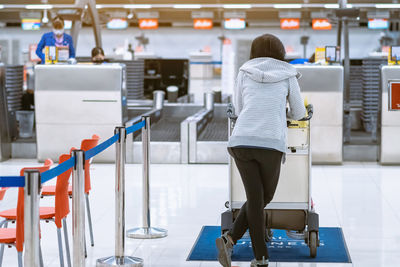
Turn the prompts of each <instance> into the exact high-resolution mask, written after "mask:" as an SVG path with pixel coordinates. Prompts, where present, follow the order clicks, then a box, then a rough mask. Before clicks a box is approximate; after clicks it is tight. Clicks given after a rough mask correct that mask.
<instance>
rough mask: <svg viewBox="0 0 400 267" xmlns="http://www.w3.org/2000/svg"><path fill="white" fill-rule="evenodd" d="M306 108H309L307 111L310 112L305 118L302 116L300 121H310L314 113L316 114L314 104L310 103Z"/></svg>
mask: <svg viewBox="0 0 400 267" xmlns="http://www.w3.org/2000/svg"><path fill="white" fill-rule="evenodd" d="M306 109H307V113H308V114H307V116H306V117H304V118H302V119H300V120H299V121H309V120H311V118H312V117H313V114H314V107H313V105H311V104H308V105H307V107H306Z"/></svg>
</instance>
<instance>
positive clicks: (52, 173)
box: [0, 121, 146, 187]
mask: <svg viewBox="0 0 400 267" xmlns="http://www.w3.org/2000/svg"><path fill="white" fill-rule="evenodd" d="M145 125H146V122H145V121H141V122H139V123H136V124H134V125H132V126H130V127H128V128H126V134H127V135H128V134H131V133H133V132H136V131H138V130H140V129H142V128H143V127H144V126H145ZM118 140H119V133H118V134H116V135H114V136H112V137H110V138H109V139H107V140H106V141H104V142H103V143H101V144H100V145H98V146H96V147H94V148H92V149H90V150H88V151H86V153H85V160H89V159H91V158H93V157H94V156H96V155H97V154H99V153H101V152H103V151H104V150H106V149H107V148H109V147H110V146H112V145H113V144H114V143H115V142H117V141H118ZM74 165H75V157H71V158H70V159H69V160H67V161H65V162H63V163H61V164H59V165H58V166H57V167H55V168H52V169H50V170H48V171H45V172H43V173H42V174H41V182H42V184H43V183H45V182H48V181H50V180H51V179H53V178H54V177H57V176H59V175H61V174H62V173H64V172H66V171H67V170H69V169H70V168H72V167H74ZM24 186H25V177H24V176H0V187H24Z"/></svg>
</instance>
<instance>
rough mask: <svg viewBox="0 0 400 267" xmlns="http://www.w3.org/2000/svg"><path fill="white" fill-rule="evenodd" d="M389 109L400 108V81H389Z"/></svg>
mask: <svg viewBox="0 0 400 267" xmlns="http://www.w3.org/2000/svg"><path fill="white" fill-rule="evenodd" d="M389 110H400V82H399V81H397V82H394V81H392V82H389Z"/></svg>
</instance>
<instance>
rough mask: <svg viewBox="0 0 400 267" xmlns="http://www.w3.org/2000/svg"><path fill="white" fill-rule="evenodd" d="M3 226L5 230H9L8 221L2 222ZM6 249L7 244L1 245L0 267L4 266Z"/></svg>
mask: <svg viewBox="0 0 400 267" xmlns="http://www.w3.org/2000/svg"><path fill="white" fill-rule="evenodd" d="M1 226H4V228H7V226H8V221H7V220H5V221H3V222H1ZM4 248H5V244H4V243H3V244H1V247H0V267H1V266H2V264H3V255H4Z"/></svg>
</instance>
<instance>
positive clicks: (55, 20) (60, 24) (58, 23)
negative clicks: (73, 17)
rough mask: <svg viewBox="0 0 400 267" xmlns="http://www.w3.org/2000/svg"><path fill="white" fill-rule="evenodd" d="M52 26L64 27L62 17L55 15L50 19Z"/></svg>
mask: <svg viewBox="0 0 400 267" xmlns="http://www.w3.org/2000/svg"><path fill="white" fill-rule="evenodd" d="M52 22H53V27H55V28H62V27H64V19H63V18H62V17H60V16H55V17H54V18H53V20H52Z"/></svg>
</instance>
